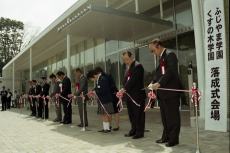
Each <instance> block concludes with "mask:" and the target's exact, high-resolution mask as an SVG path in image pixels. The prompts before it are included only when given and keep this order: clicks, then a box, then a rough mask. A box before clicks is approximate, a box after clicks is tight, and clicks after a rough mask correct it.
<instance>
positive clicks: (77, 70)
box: [75, 68, 83, 73]
mask: <svg viewBox="0 0 230 153" xmlns="http://www.w3.org/2000/svg"><path fill="white" fill-rule="evenodd" d="M75 71H76V72H80V73H83V71H82V69H81V68H76V69H75Z"/></svg>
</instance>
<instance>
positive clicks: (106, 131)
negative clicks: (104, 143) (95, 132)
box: [103, 130, 111, 133]
mask: <svg viewBox="0 0 230 153" xmlns="http://www.w3.org/2000/svg"><path fill="white" fill-rule="evenodd" d="M109 132H111V130H104V131H103V133H109Z"/></svg>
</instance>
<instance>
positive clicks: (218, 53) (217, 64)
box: [203, 0, 228, 132]
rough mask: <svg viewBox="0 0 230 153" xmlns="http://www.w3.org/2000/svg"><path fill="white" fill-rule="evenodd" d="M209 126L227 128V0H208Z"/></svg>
mask: <svg viewBox="0 0 230 153" xmlns="http://www.w3.org/2000/svg"><path fill="white" fill-rule="evenodd" d="M203 6H204V33H205V34H204V37H205V39H204V41H205V42H204V45H205V83H206V85H205V93H206V96H205V97H206V98H205V129H206V130H214V131H223V132H226V131H227V109H228V107H227V77H226V76H227V74H226V72H227V62H226V60H227V59H226V58H227V57H226V35H225V33H226V29H225V16H224V1H223V0H205V1H204V5H203Z"/></svg>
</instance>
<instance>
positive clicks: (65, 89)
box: [60, 76, 71, 99]
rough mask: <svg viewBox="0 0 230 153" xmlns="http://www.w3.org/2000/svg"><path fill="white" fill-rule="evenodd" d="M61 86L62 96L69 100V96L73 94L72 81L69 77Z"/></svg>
mask: <svg viewBox="0 0 230 153" xmlns="http://www.w3.org/2000/svg"><path fill="white" fill-rule="evenodd" d="M61 84H62V90H61V91H62V92H61V93H60V94H61V96H63V97H65V98H67V99H69V98H68V95H69V94H71V81H70V79H69V78H68V77H67V76H65V77H64V79H63V80H62V82H61Z"/></svg>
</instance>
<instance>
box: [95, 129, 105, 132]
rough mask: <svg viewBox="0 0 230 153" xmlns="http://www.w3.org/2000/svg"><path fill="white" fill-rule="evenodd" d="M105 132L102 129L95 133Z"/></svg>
mask: <svg viewBox="0 0 230 153" xmlns="http://www.w3.org/2000/svg"><path fill="white" fill-rule="evenodd" d="M104 131H105V130H104V129H102V130H99V131H97V132H104Z"/></svg>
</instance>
